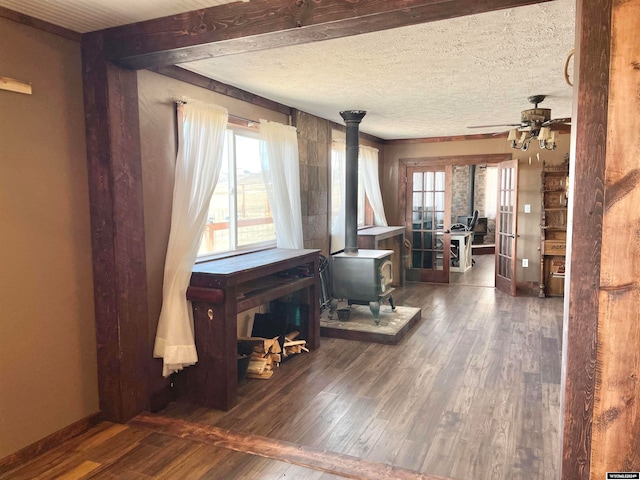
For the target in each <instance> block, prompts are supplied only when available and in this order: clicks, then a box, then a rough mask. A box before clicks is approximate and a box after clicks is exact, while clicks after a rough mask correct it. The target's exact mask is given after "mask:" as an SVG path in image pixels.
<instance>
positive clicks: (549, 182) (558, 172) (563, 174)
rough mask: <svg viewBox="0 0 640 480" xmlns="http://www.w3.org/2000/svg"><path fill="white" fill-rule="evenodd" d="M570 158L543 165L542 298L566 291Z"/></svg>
mask: <svg viewBox="0 0 640 480" xmlns="http://www.w3.org/2000/svg"><path fill="white" fill-rule="evenodd" d="M568 179H569V162H568V161H565V162H564V163H563V164H561V165H554V166H550V165H546V164H545V163H543V165H542V187H541V190H540V198H541V202H542V204H541V221H540V291H539V292H538V296H539V297H541V298H544V297H547V296H550V297H561V296H563V295H564V273H565V266H566V265H565V263H566V262H565V258H566V249H567V182H568Z"/></svg>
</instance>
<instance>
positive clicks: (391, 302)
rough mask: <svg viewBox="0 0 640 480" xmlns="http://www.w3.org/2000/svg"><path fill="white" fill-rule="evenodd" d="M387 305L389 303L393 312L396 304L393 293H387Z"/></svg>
mask: <svg viewBox="0 0 640 480" xmlns="http://www.w3.org/2000/svg"><path fill="white" fill-rule="evenodd" d="M389 305H391V311H392V312H395V311H396V304H395V302H394V301H393V295H389Z"/></svg>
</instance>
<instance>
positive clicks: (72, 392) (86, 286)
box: [0, 18, 98, 458]
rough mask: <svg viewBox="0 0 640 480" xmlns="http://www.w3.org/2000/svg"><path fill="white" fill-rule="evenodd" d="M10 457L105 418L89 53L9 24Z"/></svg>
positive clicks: (3, 401)
mask: <svg viewBox="0 0 640 480" xmlns="http://www.w3.org/2000/svg"><path fill="white" fill-rule="evenodd" d="M0 76H7V77H12V78H16V79H20V80H22V81H26V82H30V83H31V84H32V86H33V95H22V94H18V93H13V92H8V91H1V90H0V226H1V227H0V231H1V232H2V233H1V234H0V268H1V269H2V275H0V458H4V457H6V456H8V455H10V454H12V453H14V452H16V451H18V450H19V449H21V448H23V447H25V446H27V445H30V444H32V443H34V442H36V441H38V440H40V439H42V438H43V437H46V436H47V435H49V434H51V433H54V432H56V431H57V430H60V429H61V428H64V427H66V426H68V425H70V424H72V423H74V422H76V421H78V420H80V419H83V418H85V417H87V416H89V415H91V414H94V413H96V412H97V411H98V387H97V368H96V342H95V326H94V310H93V283H92V263H91V262H92V261H91V244H90V241H91V240H90V239H91V237H90V231H89V199H88V184H87V170H86V169H87V167H86V154H85V137H84V111H83V103H82V79H81V65H80V45H79V44H78V43H75V42H73V41H70V40H67V39H64V38H61V37H58V36H56V35H51V34H48V33H45V32H42V31H39V30H35V29H32V28H30V27H28V26H25V25H20V24H17V23H14V22H12V21H10V20H6V19H3V18H0Z"/></svg>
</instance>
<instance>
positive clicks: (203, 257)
mask: <svg viewBox="0 0 640 480" xmlns="http://www.w3.org/2000/svg"><path fill="white" fill-rule="evenodd" d="M237 136H243V137H247V138H252V139H255V140H258V141H259V129H258V126H257V125H256V126H255V127H251V126H245V125H238V124H235V123H231V122H229V123H228V124H227V128H226V131H225V146H226V151H227V158H226V159H225V161H226V162H227V168H228V175H229V177H228V181H229V195H228V200H229V222H228V223H229V245H230V247H231V248H230V249H228V250H224V251H220V252H207V253H204V254H198V256H197V257H196V263H202V262H207V261H210V260H215V259H220V258H226V257H232V256H236V255H242V254H244V253H250V252H256V251H261V250H269V249H272V248H276V237H275V232H274V238H273V240H265V241H261V242H255V243H251V244H247V245H238V237H239V235H238V195H237V194H238V183H237V158H236V137H237ZM232 163H233V165H231V164H232ZM218 181H219V180H218ZM216 188H217V186H216ZM267 202H268V200H267ZM271 218H272V220H273V216H272V217H271ZM202 235H203V239H204V236H205V235H206V231H203V232H202ZM201 241H203V240H201Z"/></svg>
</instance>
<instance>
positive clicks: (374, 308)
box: [369, 302, 380, 325]
mask: <svg viewBox="0 0 640 480" xmlns="http://www.w3.org/2000/svg"><path fill="white" fill-rule="evenodd" d="M369 309H370V310H371V313H373V318H374V319H375V321H376V325H380V302H369Z"/></svg>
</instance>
